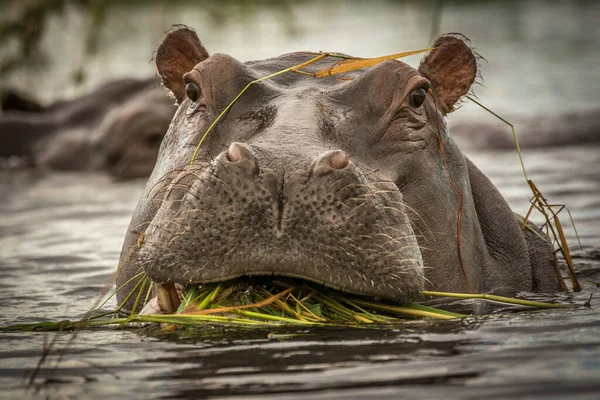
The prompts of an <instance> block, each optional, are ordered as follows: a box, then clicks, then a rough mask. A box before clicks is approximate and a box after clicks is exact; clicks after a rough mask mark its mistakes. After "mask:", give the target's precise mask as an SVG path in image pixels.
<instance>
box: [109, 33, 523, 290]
mask: <svg viewBox="0 0 600 400" xmlns="http://www.w3.org/2000/svg"><path fill="white" fill-rule="evenodd" d="M434 47H435V49H434V50H432V51H431V52H430V53H429V54H428V55H427V56H426V57H425V58H424V59H423V61H422V62H421V65H420V67H419V69H418V70H416V69H413V68H411V67H410V66H409V65H407V64H405V63H403V62H401V61H395V60H393V61H385V62H382V63H380V64H378V65H376V66H373V67H371V68H368V69H362V70H358V71H354V72H349V73H345V74H342V75H338V76H335V77H333V76H330V77H325V78H316V77H314V76H310V75H308V74H301V73H296V72H291V71H288V72H285V73H282V74H279V75H276V76H274V77H272V78H269V79H266V80H263V81H260V82H257V83H254V84H252V85H251V86H250V87H249V88H248V89H247V90H246V91H245V92H244V93H243V94H242V95H241V96H239V98H238V99H237V101H236V102H235V103H234V104H233V106H232V107H231V108H229V109H228V110H227V111H226V113H225V114H224V116H223V117H222V118H221V119H220V120H219V121H218V123H217V124H215V125H214V126H213V127H212V129H211V130H210V132H209V133H208V135H206V138H205V139H204V141H203V142H202V145H201V146H200V148H199V152H198V155H197V157H196V158H195V161H194V162H193V163H191V162H190V161H191V160H192V156H193V153H194V151H195V149H196V148H197V146H198V144H199V142H200V140H201V139H202V137H203V136H204V135H205V133H206V132H207V130H208V129H209V127H211V125H212V124H213V123H214V121H215V120H216V119H217V117H218V116H219V114H221V113H222V112H223V111H224V110H225V109H226V108H227V106H228V105H229V104H230V102H231V101H232V100H233V99H234V98H236V96H238V95H239V94H240V92H241V91H242V90H243V89H244V88H245V87H246V86H247V85H248V84H249V83H250V82H253V81H255V80H256V79H258V78H261V77H264V76H267V75H269V74H273V73H275V72H277V71H281V70H284V69H286V68H289V67H292V66H295V65H298V64H300V63H303V62H305V61H307V60H310V59H311V58H313V57H315V54H309V53H291V54H285V55H282V56H280V57H277V58H272V59H267V60H263V61H252V62H248V63H245V64H244V63H241V62H239V61H237V60H236V59H234V58H232V57H230V56H228V55H224V54H214V55H212V56H209V55H208V53H207V51H206V50H205V48H204V47H203V46H202V44H201V43H200V41H199V40H198V37H197V36H196V34H195V33H194V31H192V30H190V29H188V28H179V29H177V30H174V31H172V32H170V33H169V34H168V35H167V37H166V38H165V40H164V41H163V43H162V44H161V46H160V47H159V49H158V51H157V57H156V61H157V66H158V72H159V74H160V76H161V77H162V80H163V84H164V86H166V88H168V89H169V90H170V91H171V92H172V94H173V96H174V97H175V98H176V100H177V102H178V103H179V108H178V110H177V112H176V114H175V117H174V119H173V121H172V123H171V125H170V128H169V131H168V132H167V134H166V136H165V138H164V140H163V142H162V145H161V149H160V153H159V156H158V161H157V164H156V167H155V169H154V172H153V173H152V176H151V177H150V180H149V182H148V184H147V187H146V190H145V192H144V193H143V195H142V198H141V200H140V202H139V204H138V207H137V210H136V212H135V214H134V217H133V220H132V223H131V226H130V229H129V232H128V235H127V237H126V240H125V244H124V248H123V252H122V256H121V261H120V266H119V274H118V276H119V278H118V280H117V283H118V284H119V285H121V284H123V283H125V282H126V281H127V280H128V279H130V278H131V277H132V276H133V275H135V274H137V273H138V272H140V271H141V270H143V271H145V272H146V274H147V275H148V276H149V277H150V279H152V280H153V281H155V282H157V283H159V284H162V283H205V282H215V281H224V280H228V279H232V278H236V277H240V276H243V275H247V276H257V275H280V276H288V277H296V278H302V279H305V280H308V281H312V282H318V283H320V284H323V285H326V286H329V287H332V288H335V289H338V290H342V291H346V292H350V293H355V294H361V295H366V296H377V297H382V298H386V299H390V300H395V301H407V300H409V299H411V298H412V297H414V296H415V295H416V294H418V293H419V292H420V290H422V289H423V288H424V287H427V288H431V289H440V288H444V289H454V290H456V291H460V290H463V291H465V290H468V289H470V288H471V287H472V288H475V290H477V289H481V288H484V287H485V285H484V284H483V283H482V282H484V281H486V282H487V281H489V280H490V279H491V280H493V279H494V274H493V273H490V272H489V269H490V268H489V263H488V262H487V258H486V257H487V254H488V250H487V246H486V240H485V239H484V235H483V234H482V231H483V230H484V229H488V228H487V225H486V224H487V222H486V221H484V222H483V223H482V222H481V221H480V217H479V216H478V213H477V210H476V208H477V207H478V205H477V204H476V203H477V202H478V196H477V194H476V192H477V190H479V192H482V193H483V192H485V193H486V194H484V196H495V194H496V193H497V192H496V191H495V189H494V188H493V186H492V185H491V184H490V183H489V181H487V180H486V179H485V177H483V176H482V175H481V173H480V172H479V171H478V170H476V168H475V167H472V166H471V164H470V162H469V161H468V160H467V159H466V158H465V157H464V156H463V155H462V153H461V152H460V150H459V149H458V148H457V147H456V145H455V144H454V142H453V140H452V139H451V138H450V137H449V135H448V133H447V132H446V129H445V123H444V115H445V114H446V113H449V112H450V111H452V110H453V108H454V107H455V105H456V103H457V102H458V101H459V100H460V98H461V96H463V95H465V94H466V93H467V92H468V91H469V90H470V87H471V85H472V83H473V82H474V80H475V77H476V74H477V62H476V57H475V55H474V53H473V52H472V51H471V49H470V48H469V46H468V45H467V44H466V41H465V40H464V39H463V38H461V37H459V36H457V35H454V36H453V35H446V36H442V37H440V38H439V39H438V40H437V41H436V42H435V43H434ZM339 61H340V58H337V57H335V56H327V57H324V58H322V59H321V60H319V61H318V62H316V63H313V64H310V65H308V66H307V67H305V68H303V69H302V71H304V72H309V73H314V72H316V71H318V70H322V69H327V68H330V67H331V66H332V65H334V64H335V63H337V62H339ZM480 175H481V179H480ZM474 179H477V180H478V183H477V186H478V187H479V188H481V189H477V190H476V189H475V188H474V187H472V186H471V181H472V180H474ZM497 197H498V198H499V199H500V203H499V205H496V204H495V203H494V204H491V205H490V206H491V207H492V208H494V207H495V208H496V209H497V210H495V211H494V212H497V213H498V214H497V215H500V216H501V217H502V218H512V219H513V221H514V218H513V216H512V212H511V211H510V209H509V208H508V207H507V206H506V205H505V203H504V202H503V200H502V198H501V197H500V196H499V194H498V195H497ZM482 212H484V213H487V211H485V210H482ZM488 219H490V220H491V218H488ZM459 224H460V229H458V226H459ZM513 224H514V225H515V227H517V224H516V223H515V222H513ZM484 225H485V226H484ZM511 226H512V225H511ZM490 232H495V231H494V229H491V230H490ZM461 238H462V239H461ZM461 245H462V246H461ZM518 245H520V246H521V247H519V246H516V248H515V246H511V251H514V252H515V253H520V256H522V255H523V254H522V252H523V251H525V252H526V251H527V250H526V247H523V246H524V244H523V243H521V242H519V243H518ZM499 247H502V244H500V245H499ZM503 251H504V250H503V249H500V250H498V251H497V252H498V253H502V254H504V253H503ZM508 253H510V251H508ZM520 256H519V257H520ZM508 259H510V255H509V256H508ZM520 278H521V276H520V274H519V273H517V274H516V279H520ZM524 281H527V279H525V278H524ZM123 297H124V294H123V295H121V298H123Z"/></svg>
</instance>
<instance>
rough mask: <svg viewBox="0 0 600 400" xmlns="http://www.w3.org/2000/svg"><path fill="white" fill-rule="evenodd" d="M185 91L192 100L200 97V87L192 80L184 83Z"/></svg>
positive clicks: (194, 100)
mask: <svg viewBox="0 0 600 400" xmlns="http://www.w3.org/2000/svg"><path fill="white" fill-rule="evenodd" d="M185 93H186V94H187V97H189V99H190V100H191V101H192V102H194V103H195V102H196V101H198V99H199V98H200V88H199V87H198V85H196V84H195V83H194V82H188V83H187V84H186V85H185Z"/></svg>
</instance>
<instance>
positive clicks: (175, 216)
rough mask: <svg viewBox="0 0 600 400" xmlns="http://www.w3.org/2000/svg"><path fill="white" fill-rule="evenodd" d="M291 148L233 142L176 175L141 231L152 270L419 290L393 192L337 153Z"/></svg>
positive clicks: (386, 292)
mask: <svg viewBox="0 0 600 400" xmlns="http://www.w3.org/2000/svg"><path fill="white" fill-rule="evenodd" d="M290 153H293V152H289V151H286V150H285V149H284V148H280V149H265V148H261V147H260V146H257V145H256V146H254V145H247V144H244V143H237V142H234V143H232V144H231V145H230V146H229V147H228V149H227V150H225V151H223V152H222V153H221V154H219V155H218V156H216V157H214V159H213V160H212V161H210V162H206V161H198V162H196V163H194V165H192V166H190V167H188V168H187V169H184V170H183V171H181V172H180V173H179V174H178V175H177V176H176V177H175V178H174V179H173V180H172V182H171V183H170V185H169V188H168V190H167V191H166V195H165V196H164V198H162V199H160V201H161V204H162V205H161V207H160V208H159V210H158V212H157V214H156V216H155V217H154V219H153V221H152V222H151V223H150V225H149V226H148V228H147V229H146V235H145V241H144V243H143V245H142V247H141V249H140V259H141V264H142V265H143V268H144V270H145V272H146V273H147V274H148V276H149V277H150V278H151V279H153V280H154V281H156V282H158V283H207V282H214V281H224V280H229V279H233V278H237V277H240V276H257V275H279V276H289V277H296V278H302V279H306V280H309V281H313V282H317V283H320V284H324V285H327V286H330V287H332V288H335V289H339V290H343V291H347V292H351V293H358V294H364V295H372V296H384V297H388V298H391V299H397V300H404V299H405V298H407V296H410V295H412V294H414V293H415V292H416V291H418V290H420V289H421V288H422V285H423V265H422V260H421V254H420V251H419V248H418V244H417V241H416V238H415V235H414V232H413V230H412V226H411V223H410V221H409V219H408V217H407V215H406V210H405V209H404V204H403V201H402V195H401V193H400V191H399V190H398V188H397V187H395V185H393V183H390V182H386V181H377V180H373V178H371V179H369V178H368V177H367V176H366V175H365V174H364V173H363V172H362V171H361V170H360V169H359V168H357V167H356V165H355V164H354V163H353V162H352V161H350V160H349V158H348V156H347V155H346V153H345V152H343V151H342V150H323V151H321V152H316V151H313V153H317V154H316V155H314V156H312V157H307V156H304V157H302V156H290ZM265 155H269V156H268V157H266V156H265Z"/></svg>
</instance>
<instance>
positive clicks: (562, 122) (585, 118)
mask: <svg viewBox="0 0 600 400" xmlns="http://www.w3.org/2000/svg"><path fill="white" fill-rule="evenodd" d="M506 119H507V120H508V121H510V122H511V123H512V124H513V125H514V126H515V130H516V134H517V137H518V140H519V146H520V147H522V148H545V147H556V146H567V145H582V144H587V145H598V144H599V143H600V135H599V134H598V131H599V130H600V109H598V108H592V109H588V110H579V111H567V112H561V111H560V110H553V111H551V112H549V113H548V115H531V116H525V117H524V116H515V117H514V118H513V117H507V118H506ZM449 126H450V129H451V130H452V136H453V137H454V140H455V141H456V143H457V144H458V145H459V147H460V148H461V149H462V150H466V151H469V150H483V149H497V150H507V149H511V150H512V149H514V148H515V141H514V139H513V136H512V131H511V129H510V127H509V126H508V125H506V124H505V123H503V122H502V121H500V120H498V119H496V118H493V117H490V118H487V119H486V120H485V121H481V120H478V119H462V120H457V121H450V123H449Z"/></svg>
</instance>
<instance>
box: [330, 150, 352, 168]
mask: <svg viewBox="0 0 600 400" xmlns="http://www.w3.org/2000/svg"><path fill="white" fill-rule="evenodd" d="M348 163H349V160H348V156H347V155H346V153H344V152H343V151H338V152H336V153H334V154H333V155H332V156H331V158H330V159H329V164H330V165H331V168H333V169H344V168H346V167H347V166H348Z"/></svg>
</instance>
